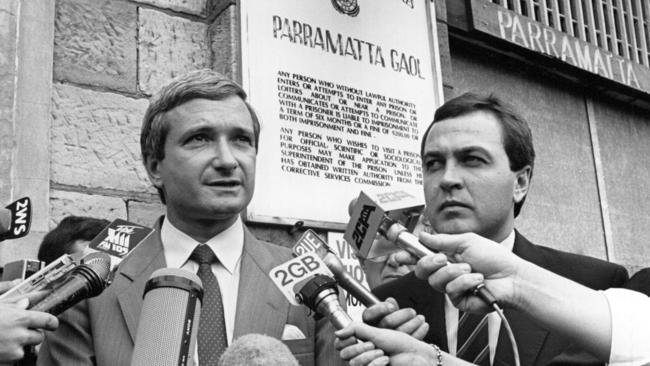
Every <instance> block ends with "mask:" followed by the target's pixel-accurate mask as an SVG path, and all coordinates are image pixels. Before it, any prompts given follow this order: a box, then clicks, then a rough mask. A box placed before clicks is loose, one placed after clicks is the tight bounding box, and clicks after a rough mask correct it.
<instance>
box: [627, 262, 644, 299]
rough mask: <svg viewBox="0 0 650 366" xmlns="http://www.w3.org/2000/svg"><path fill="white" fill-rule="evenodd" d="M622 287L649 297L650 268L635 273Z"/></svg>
mask: <svg viewBox="0 0 650 366" xmlns="http://www.w3.org/2000/svg"><path fill="white" fill-rule="evenodd" d="M623 287H625V288H627V289H630V290H634V291H638V292H641V293H644V294H646V295H647V296H650V268H644V269H642V270H640V271H639V272H637V273H635V274H634V276H632V278H630V280H629V281H627V282H626V283H625V286H623Z"/></svg>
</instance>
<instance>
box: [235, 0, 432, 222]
mask: <svg viewBox="0 0 650 366" xmlns="http://www.w3.org/2000/svg"><path fill="white" fill-rule="evenodd" d="M241 6H242V22H241V26H242V42H241V43H242V62H243V67H242V69H243V82H244V86H245V88H246V90H247V92H248V93H249V98H250V102H251V104H252V105H253V107H254V108H255V109H256V110H257V111H258V113H259V115H260V116H261V120H262V132H261V137H260V146H259V151H258V155H257V176H256V182H257V184H256V190H255V194H254V196H253V201H252V202H251V204H250V205H249V207H248V210H247V219H248V220H251V221H259V222H272V223H284V224H293V223H294V222H295V221H297V220H303V221H306V222H307V223H312V225H315V226H320V227H329V228H338V229H342V228H343V227H344V225H345V224H346V223H347V222H348V219H349V216H348V212H347V206H348V203H349V202H350V200H351V199H352V198H354V197H356V196H358V195H359V191H360V190H362V189H368V188H376V187H385V186H394V187H405V188H407V189H410V190H413V189H421V185H422V172H421V167H420V158H419V148H420V145H419V144H420V138H421V136H422V135H423V133H424V131H425V129H426V127H427V126H428V124H429V123H430V122H431V120H432V119H433V112H434V111H435V109H436V107H437V106H438V101H439V100H440V98H441V96H440V90H441V81H440V78H439V76H437V75H439V71H436V70H435V69H437V67H435V66H434V65H438V64H439V63H438V61H437V57H438V55H437V52H438V51H437V50H436V49H434V47H433V46H432V44H433V43H435V42H433V41H432V40H435V37H436V34H435V18H433V24H434V26H433V27H431V24H430V23H431V17H432V16H433V9H432V8H431V6H430V2H429V1H425V0H421V1H416V0H323V1H304V0H264V1H251V0H242V1H241ZM314 223H315V224H314Z"/></svg>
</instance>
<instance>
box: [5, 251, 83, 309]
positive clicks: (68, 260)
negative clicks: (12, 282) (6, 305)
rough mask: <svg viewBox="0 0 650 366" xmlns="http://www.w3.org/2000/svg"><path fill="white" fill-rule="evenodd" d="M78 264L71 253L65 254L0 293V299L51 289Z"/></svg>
mask: <svg viewBox="0 0 650 366" xmlns="http://www.w3.org/2000/svg"><path fill="white" fill-rule="evenodd" d="M76 265H77V263H76V262H75V261H74V260H73V258H72V257H71V256H70V255H68V254H64V255H62V256H60V257H59V258H58V259H57V260H55V261H53V262H52V263H50V264H48V265H47V266H45V267H43V268H42V269H40V270H39V271H38V272H36V273H34V274H32V275H31V276H29V277H28V278H27V279H25V280H24V281H23V282H21V283H19V284H18V285H16V286H14V287H12V288H11V289H10V290H9V291H7V292H5V293H3V294H2V295H0V300H3V299H10V298H12V297H18V296H21V295H25V294H28V293H31V292H36V291H42V290H51V289H52V288H53V287H54V286H55V285H56V284H57V283H58V282H59V281H60V280H61V279H62V278H64V276H65V275H66V274H67V273H68V272H70V271H71V270H72V269H73V268H74V267H75V266H76Z"/></svg>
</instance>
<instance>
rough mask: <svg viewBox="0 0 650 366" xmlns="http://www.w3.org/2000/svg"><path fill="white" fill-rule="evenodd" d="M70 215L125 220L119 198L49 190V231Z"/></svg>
mask: <svg viewBox="0 0 650 366" xmlns="http://www.w3.org/2000/svg"><path fill="white" fill-rule="evenodd" d="M70 215H74V216H89V217H96V218H99V219H106V220H109V221H113V220H115V219H125V218H126V203H125V202H124V200H123V199H122V198H120V197H109V196H101V195H93V194H86V193H79V192H68V191H59V190H51V191H50V229H53V228H54V227H56V225H57V224H58V223H59V222H60V221H61V220H62V219H63V218H64V217H66V216H70Z"/></svg>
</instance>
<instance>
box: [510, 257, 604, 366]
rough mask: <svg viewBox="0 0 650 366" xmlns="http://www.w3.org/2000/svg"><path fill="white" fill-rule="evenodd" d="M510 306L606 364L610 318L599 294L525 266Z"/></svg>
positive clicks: (526, 263) (530, 266) (527, 263)
mask: <svg viewBox="0 0 650 366" xmlns="http://www.w3.org/2000/svg"><path fill="white" fill-rule="evenodd" d="M510 302H511V303H510V304H509V305H511V306H513V307H514V308H516V309H518V310H520V311H522V312H524V313H525V314H527V315H529V316H530V317H531V318H532V319H535V321H537V322H538V323H539V324H540V325H542V326H543V327H545V328H547V329H549V330H551V331H553V332H558V333H561V334H564V335H566V336H568V337H570V338H571V339H573V340H574V341H575V342H576V343H577V344H579V345H580V346H582V347H584V349H585V350H587V351H589V352H591V353H593V354H594V355H595V356H597V357H598V358H599V359H600V360H602V361H605V362H607V361H608V360H609V353H610V347H611V339H612V327H611V318H610V312H609V305H608V302H607V299H606V297H605V296H604V295H603V294H602V293H601V292H599V291H595V290H592V289H590V288H587V287H585V286H582V285H580V284H578V283H576V282H573V281H571V280H568V279H566V278H564V277H561V276H559V275H557V274H555V273H552V272H550V271H547V270H545V269H543V268H541V267H538V266H536V265H534V264H532V263H529V262H524V263H522V265H521V266H520V270H519V273H518V276H517V277H516V279H515V283H514V295H513V298H512V299H511V300H510Z"/></svg>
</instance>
